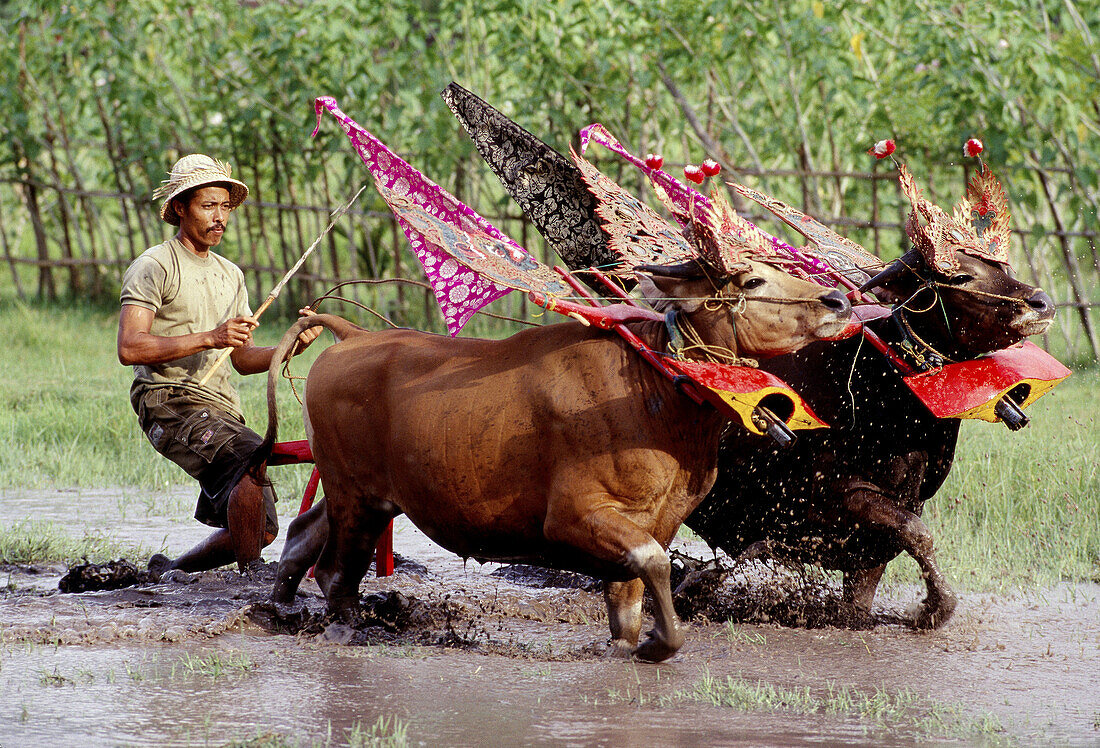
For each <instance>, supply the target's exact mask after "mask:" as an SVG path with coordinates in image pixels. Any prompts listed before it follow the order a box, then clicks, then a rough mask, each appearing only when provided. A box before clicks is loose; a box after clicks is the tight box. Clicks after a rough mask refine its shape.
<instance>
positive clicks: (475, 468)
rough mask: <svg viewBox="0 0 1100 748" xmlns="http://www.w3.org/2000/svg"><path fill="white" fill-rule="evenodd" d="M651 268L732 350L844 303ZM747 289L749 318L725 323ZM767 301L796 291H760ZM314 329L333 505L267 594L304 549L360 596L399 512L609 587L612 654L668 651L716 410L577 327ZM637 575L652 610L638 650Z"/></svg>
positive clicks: (813, 329)
mask: <svg viewBox="0 0 1100 748" xmlns="http://www.w3.org/2000/svg"><path fill="white" fill-rule="evenodd" d="M652 281H653V282H654V284H655V285H656V286H657V287H658V288H659V289H660V290H661V292H662V293H663V295H664V296H666V297H671V298H676V299H681V301H679V302H676V304H675V305H676V306H678V307H679V309H680V310H681V313H682V316H683V317H685V318H686V319H687V320H688V323H689V324H690V325H691V326H692V327H694V328H695V330H696V331H697V332H698V334H699V338H700V339H701V340H702V342H703V343H705V344H707V345H708V346H713V347H714V348H724V349H732V350H736V351H738V352H739V353H740V354H741V355H774V354H779V353H782V352H785V351H793V350H795V349H797V348H799V347H800V346H802V345H804V344H805V343H807V342H810V341H812V340H815V339H819V338H824V337H830V336H835V335H837V334H838V333H839V332H840V331H841V330H842V329H843V328H844V327H845V326H846V323H847V320H848V317H849V315H850V313H851V309H850V306H849V304H848V301H847V299H846V298H844V296H843V295H842V294H840V293H839V292H837V291H829V290H827V289H823V288H821V287H820V286H817V285H815V284H811V283H807V282H805V281H801V280H796V279H794V278H792V277H790V276H788V275H786V274H784V273H782V272H780V271H778V270H777V269H775V268H774V267H771V266H768V265H763V264H760V263H756V262H753V263H751V269H750V270H748V271H745V272H739V273H736V274H735V275H733V276H729V277H728V278H724V279H722V281H724V282H720V283H718V284H715V283H714V282H713V281H712V279H711V278H706V277H701V278H700V277H698V275H696V277H683V278H675V277H672V276H671V275H663V274H661V275H657V274H655V275H653V276H652ZM725 281H728V285H726V284H725ZM716 285H717V286H718V287H721V286H725V290H724V291H722V292H716V291H715V287H716ZM731 289H732V293H731ZM740 295H743V296H744V298H745V299H746V300H747V303H746V304H745V305H744V306H745V307H746V312H745V314H744V316H739V317H738V318H737V320H736V324H735V322H734V316H735V314H739V312H738V311H737V309H738V308H740V306H739V305H738V304H737V303H735V302H734V299H735V298H736V297H738V296H740ZM777 297H782V298H787V299H790V298H792V297H794V298H801V299H803V303H797V304H777V305H774V306H773V305H769V304H768V300H769V299H770V300H775V299H776V298H777ZM754 298H755V299H757V301H754V300H753V299H754ZM309 324H310V325H316V324H322V325H324V326H325V327H327V328H329V329H330V330H332V331H333V332H334V333H336V335H337V337H338V338H340V339H341V342H339V343H337V344H336V345H334V346H332V347H331V348H329V349H328V350H326V351H325V352H324V353H322V354H321V356H320V357H319V358H318V359H317V361H316V363H315V364H314V365H313V368H312V369H311V370H310V373H309V377H308V380H307V389H306V399H305V419H306V424H307V433H308V435H309V440H310V445H311V447H312V449H313V454H314V457H315V458H316V461H317V468H318V470H320V473H321V479H322V481H323V483H324V486H325V493H326V499H325V500H324V501H323V502H319V503H318V505H317V506H315V507H314V508H313V509H312V510H310V512H308V513H307V514H304V515H302V516H301V517H299V518H298V519H297V520H295V522H294V523H292V524H291V527H290V529H289V531H288V535H287V543H286V547H285V549H284V551H283V556H282V558H281V559H280V562H279V576H278V580H277V582H276V585H275V589H274V591H273V598H274V600H275V601H276V602H279V603H289V602H291V601H292V600H293V598H294V595H295V592H296V591H297V588H298V585H299V583H300V581H301V579H302V576H303V574H304V573H305V571H306V569H308V568H309V566H310V565H311V564H313V563H314V561H315V560H316V576H317V580H318V583H319V584H320V586H321V589H322V590H323V591H324V593H325V596H326V598H327V601H328V606H329V610H330V612H334V613H341V612H344V611H347V610H349V609H352V608H354V607H355V606H356V605H357V604H358V601H359V583H360V581H361V580H362V578H363V575H364V574H365V572H366V570H367V567H368V565H369V563H370V559H371V554H372V552H373V550H374V546H375V543H376V542H377V540H378V537H379V535H380V534H381V532H382V531H383V530H384V528H385V527H386V526H387V524H388V522H389V521H390V520H391V519H392V518H393V517H395V516H397V515H399V514H402V513H404V514H406V515H407V516H408V517H409V519H410V520H412V522H413V523H414V524H415V525H416V526H417V527H419V528H420V529H421V530H423V532H424V533H425V534H426V535H427V536H428V537H430V538H431V539H432V540H434V541H435V542H437V543H439V544H440V545H441V546H443V547H445V548H447V549H448V550H451V551H453V552H454V553H457V554H459V555H460V556H463V557H464V558H475V559H477V560H479V561H506V562H524V563H532V564H538V565H542V566H550V567H555V568H563V569H571V570H576V571H582V572H585V573H589V574H593V575H595V576H598V577H601V578H602V579H604V580H606V582H607V585H606V588H605V593H604V596H605V600H606V603H607V609H608V618H609V622H610V627H611V635H612V649H611V651H612V652H630V651H633V653H634V654H635V655H637V656H639V657H641V658H644V659H647V660H653V661H660V660H664V659H665V658H667V657H670V656H671V655H672V654H673V653H675V652H676V650H677V649H679V648H680V646H681V645H682V643H683V634H682V633H681V631H680V626H679V622H678V619H677V617H676V613H675V611H674V610H673V606H672V596H671V592H670V590H669V572H670V566H669V559H668V556H667V554H666V552H665V551H666V549H667V547H668V544H669V542H670V541H671V540H672V538H673V537H674V535H675V534H676V531H677V529H678V528H679V526H680V524H681V523H682V522H683V520H684V518H685V517H686V516H687V515H688V514H689V513H690V512H691V511H692V509H694V508H695V506H696V504H698V503H699V501H700V500H701V499H702V498H703V497H704V496H705V495H706V494H707V492H708V491H709V490H710V487H711V484H712V483H713V482H714V477H715V460H716V453H717V448H718V441H719V437H720V435H721V433H722V430H723V428H724V427H725V425H726V419H725V418H724V417H723V416H721V415H720V414H719V413H718V412H717V411H715V410H714V409H713V408H711V407H709V406H699V405H696V404H695V403H694V402H692V401H691V400H690V399H688V398H687V397H685V396H684V395H682V394H681V393H680V392H678V391H677V389H676V388H675V386H673V385H672V384H671V383H670V382H668V381H667V380H665V379H664V378H662V377H661V376H660V375H659V374H658V372H657V371H656V370H655V369H654V368H653V367H651V366H650V365H649V364H647V363H646V362H644V361H643V360H642V358H641V357H640V356H639V355H638V354H637V353H636V352H635V351H634V350H633V349H631V348H629V347H628V346H627V345H626V344H625V343H623V342H622V341H621V340H619V339H618V338H616V337H614V336H612V335H611V334H608V333H606V332H601V331H597V330H595V329H592V328H588V327H584V326H582V325H580V324H577V323H574V322H566V323H563V324H557V325H550V326H546V327H539V328H535V329H531V330H526V331H523V332H520V333H518V334H516V335H514V336H512V337H510V338H507V339H505V340H499V341H490V340H474V339H451V338H447V337H442V336H438V335H430V334H426V333H422V332H416V331H411V330H391V331H384V332H367V331H364V330H362V329H360V328H357V327H355V326H354V325H352V324H351V323H349V322H346V321H344V320H342V319H340V318H339V317H333V316H330V315H320V316H317V317H311V318H310V320H309ZM630 327H631V329H632V330H633V331H634V332H635V333H636V334H637V335H638V336H639V337H641V338H642V339H643V340H645V341H646V342H647V343H648V344H649V345H650V346H652V347H653V348H654V349H656V350H663V349H664V347H665V345H666V344H667V342H668V336H667V333H666V331H665V328H664V326H663V325H662V324H660V323H657V322H641V323H634V324H632V325H630ZM297 329H298V325H295V326H294V327H292V328H291V331H288V333H287V335H286V336H285V337H284V338H283V342H282V343H281V344H280V346H279V348H278V349H277V351H276V354H275V359H274V361H281V360H282V359H283V358H284V357H285V355H286V353H287V350H288V348H289V346H290V343H291V341H293V339H294V336H295V334H296V332H295V331H296V330H297ZM277 366H278V364H277V363H274V364H273V366H272V369H271V373H270V376H269V390H268V407H269V409H270V421H269V428H268V436H267V442H268V443H271V442H272V441H273V440H274V438H275V429H276V419H277V416H276V413H275V403H274V384H275V371H276V367H277ZM643 588H648V589H649V591H650V593H651V594H652V595H653V597H654V599H655V601H656V604H657V614H656V625H655V627H654V629H653V631H651V632H650V634H649V637H648V638H647V639H646V640H645V641H644V642H643V643H641V644H640V645H639V644H638V640H639V635H640V633H641V625H642V620H641V609H642V593H643Z"/></svg>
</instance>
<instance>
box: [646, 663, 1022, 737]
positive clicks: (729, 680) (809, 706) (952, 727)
mask: <svg viewBox="0 0 1100 748" xmlns="http://www.w3.org/2000/svg"><path fill="white" fill-rule="evenodd" d="M683 701H694V702H700V703H704V704H710V705H712V706H718V707H725V708H730V709H736V710H738V711H742V712H755V711H770V712H780V711H781V712H788V713H791V714H823V715H830V716H839V717H854V718H856V719H858V720H860V721H861V722H866V723H869V724H871V725H874V726H876V727H878V728H881V729H884V730H886V731H888V732H891V733H898V732H901V733H911V734H915V735H916V736H918V737H953V738H962V739H966V738H976V737H983V738H985V739H987V740H988V739H989V738H997V737H999V736H1001V735H1002V734H1003V733H1004V728H1003V727H1002V726H1001V724H1000V722H999V721H998V720H997V718H996V717H995V716H993V715H988V714H986V715H981V716H979V717H971V716H967V714H966V712H965V711H964V709H963V708H962V707H961V706H953V705H944V704H940V703H937V702H933V701H929V700H927V699H924V698H922V697H920V696H918V695H917V694H915V693H913V692H912V691H909V690H907V689H900V690H894V691H888V690H885V689H878V688H876V689H874V690H873V691H864V690H861V689H856V688H849V687H848V686H837V685H836V684H835V683H832V682H830V683H829V684H828V685H827V687H826V690H825V691H824V692H822V693H816V692H814V691H811V690H810V689H809V688H808V687H802V688H787V687H785V686H777V685H774V684H771V683H765V682H763V681H755V682H752V681H747V680H744V679H742V678H734V677H731V676H727V677H725V678H716V677H713V676H711V675H710V674H709V673H708V674H706V675H705V676H704V677H703V678H702V680H700V681H699V682H697V683H696V684H695V685H694V686H693V687H692V688H689V689H687V690H683V691H678V692H676V693H675V694H674V695H673V696H672V697H671V698H668V699H667V700H666V703H668V704H671V703H674V702H683Z"/></svg>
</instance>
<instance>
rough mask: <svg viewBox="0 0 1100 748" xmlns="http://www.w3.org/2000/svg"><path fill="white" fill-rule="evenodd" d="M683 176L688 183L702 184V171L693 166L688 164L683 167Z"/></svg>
mask: <svg viewBox="0 0 1100 748" xmlns="http://www.w3.org/2000/svg"><path fill="white" fill-rule="evenodd" d="M684 176H685V177H687V179H688V181H691V182H695V184H702V183H703V170H702V169H701V168H699V167H698V166H696V165H695V164H688V165H687V166H685V167H684Z"/></svg>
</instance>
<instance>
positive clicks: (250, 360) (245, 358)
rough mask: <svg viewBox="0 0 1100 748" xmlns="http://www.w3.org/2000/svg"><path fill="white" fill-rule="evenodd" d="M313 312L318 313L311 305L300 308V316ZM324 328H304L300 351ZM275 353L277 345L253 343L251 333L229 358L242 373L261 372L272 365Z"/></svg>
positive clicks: (299, 339)
mask: <svg viewBox="0 0 1100 748" xmlns="http://www.w3.org/2000/svg"><path fill="white" fill-rule="evenodd" d="M313 314H316V312H315V311H313V310H312V309H310V308H309V307H306V308H304V309H299V310H298V316H299V317H308V316H310V315H313ZM323 329H324V328H323V327H321V326H317V327H310V328H307V329H305V330H303V331H302V333H301V335H299V336H298V342H299V344H300V345H299V348H298V351H299V352H301V351H302V350H304V349H305V348H306V347H307V346H308V345H309V344H310V343H312V342H313V341H314V340H316V339H317V337H318V336H319V335H320V334H321V331H322V330H323ZM274 353H275V346H257V345H253V344H252V336H251V335H249V337H248V342H247V343H246V344H244V345H242V346H240V347H239V348H236V349H235V350H234V351H233V352H232V353H230V354H229V360H230V361H232V362H233V368H234V369H236V370H237V372H238V373H240V374H259V373H260V372H264V371H267V369H268V367H269V366H271V357H272V355H274Z"/></svg>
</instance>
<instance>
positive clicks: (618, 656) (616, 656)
mask: <svg viewBox="0 0 1100 748" xmlns="http://www.w3.org/2000/svg"><path fill="white" fill-rule="evenodd" d="M603 656H604V659H607V660H629V659H630V658H631V657H633V656H634V645H633V644H631V643H630V642H628V641H627V640H626V639H612V640H611V641H610V643H608V645H607V649H605V650H604V653H603Z"/></svg>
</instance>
